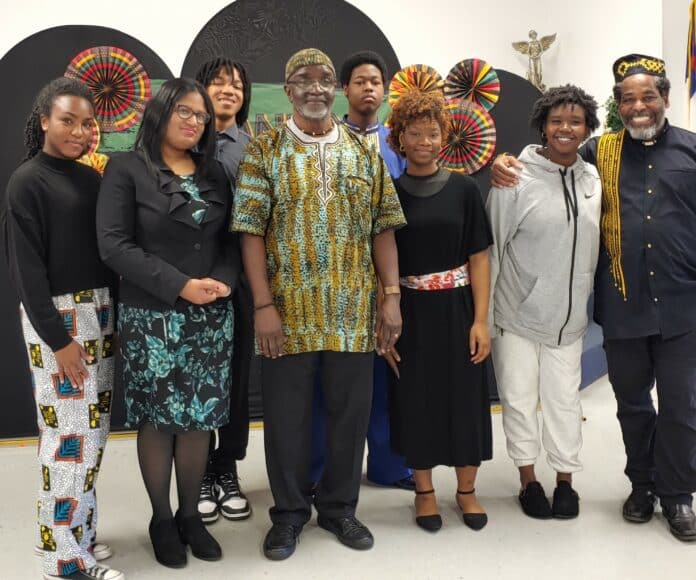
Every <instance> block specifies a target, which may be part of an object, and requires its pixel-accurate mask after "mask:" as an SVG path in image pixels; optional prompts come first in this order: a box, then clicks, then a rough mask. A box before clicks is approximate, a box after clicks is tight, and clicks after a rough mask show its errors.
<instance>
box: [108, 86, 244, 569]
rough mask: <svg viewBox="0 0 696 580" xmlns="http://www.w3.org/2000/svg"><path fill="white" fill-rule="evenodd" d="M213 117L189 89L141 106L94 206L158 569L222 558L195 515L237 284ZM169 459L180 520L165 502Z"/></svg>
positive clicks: (224, 394) (219, 416)
mask: <svg viewBox="0 0 696 580" xmlns="http://www.w3.org/2000/svg"><path fill="white" fill-rule="evenodd" d="M214 145H215V126H214V122H213V107H212V104H211V102H210V98H209V97H208V95H207V94H206V92H205V89H204V88H203V87H202V86H201V85H200V84H199V83H197V82H195V81H193V80H189V79H173V80H170V81H167V82H166V83H164V85H162V88H161V89H160V91H159V92H158V93H157V94H156V95H155V96H154V97H153V98H152V100H151V101H150V102H149V103H148V104H147V106H146V108H145V112H144V115H143V121H142V125H141V127H140V130H139V132H138V136H137V138H136V144H135V151H133V152H131V153H126V154H124V155H122V156H120V157H115V158H113V159H112V160H111V161H110V162H109V165H108V166H107V169H106V172H105V174H104V181H103V184H102V188H101V191H100V194H99V203H98V206H97V236H98V239H99V249H100V251H101V255H102V258H103V259H104V262H105V263H106V264H107V265H108V266H109V267H110V268H112V269H113V270H114V271H115V272H116V273H117V274H118V275H119V276H120V294H119V299H120V304H119V316H118V318H119V320H118V328H119V335H120V353H121V356H122V358H123V382H124V388H125V396H126V410H127V422H128V425H129V426H131V427H134V428H137V429H138V458H139V461H140V470H141V472H142V475H143V479H144V480H145V487H146V488H147V491H148V495H149V497H150V502H151V503H152V509H153V516H152V520H151V522H150V528H149V530H150V538H151V540H152V544H153V548H154V551H155V557H156V558H157V560H158V561H159V562H160V563H162V564H164V565H166V566H172V567H181V566H184V565H185V564H186V550H185V547H184V546H185V544H190V545H191V548H192V552H193V555H194V556H196V557H197V558H201V559H204V560H218V559H220V558H221V557H222V551H221V549H220V546H219V544H218V543H217V542H216V541H215V539H214V538H213V537H212V536H211V535H210V534H209V533H208V532H207V531H206V529H205V527H204V526H203V524H202V522H201V520H200V517H199V515H198V511H197V503H198V492H199V489H200V485H201V480H202V478H203V473H204V471H205V467H206V459H207V450H208V441H209V439H210V431H211V430H212V429H215V428H216V427H220V426H222V425H224V424H226V423H227V422H228V416H229V387H230V382H231V373H230V362H231V359H232V338H233V330H234V317H233V308H232V301H231V300H230V299H229V297H230V294H231V292H232V290H233V289H234V286H235V283H236V280H237V276H238V273H239V269H240V268H239V266H240V258H239V248H238V245H237V244H236V238H235V237H233V236H232V234H229V233H228V231H227V226H228V223H229V216H230V210H231V204H232V195H231V187H230V183H229V181H228V180H227V179H226V177H225V173H224V171H223V169H222V167H221V166H220V165H219V164H218V163H217V161H215V158H214ZM172 460H173V462H174V466H175V470H176V480H177V491H178V497H179V510H178V512H177V514H176V517H175V518H174V517H173V515H172V509H171V505H170V502H169V488H170V479H171V470H172Z"/></svg>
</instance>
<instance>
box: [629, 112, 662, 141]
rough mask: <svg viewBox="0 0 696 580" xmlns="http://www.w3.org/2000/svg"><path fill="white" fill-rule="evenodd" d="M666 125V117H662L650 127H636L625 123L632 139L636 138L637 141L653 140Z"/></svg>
mask: <svg viewBox="0 0 696 580" xmlns="http://www.w3.org/2000/svg"><path fill="white" fill-rule="evenodd" d="M664 125H665V118H664V117H662V119H660V120H659V122H658V123H656V124H655V125H652V126H650V127H641V128H639V129H635V128H631V127H630V126H628V125H626V124H624V127H626V130H627V131H628V134H629V135H630V136H631V138H632V139H635V140H636V141H652V140H653V139H654V138H655V137H657V134H658V133H659V132H660V131H661V130H662V127H664Z"/></svg>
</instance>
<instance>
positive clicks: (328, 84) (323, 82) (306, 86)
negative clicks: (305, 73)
mask: <svg viewBox="0 0 696 580" xmlns="http://www.w3.org/2000/svg"><path fill="white" fill-rule="evenodd" d="M288 84H289V85H295V86H296V87H300V88H301V89H302V90H303V91H309V90H311V89H312V87H313V86H314V85H315V84H317V85H319V88H320V89H321V90H322V91H329V90H331V89H332V88H334V87H335V86H336V79H335V78H333V77H326V78H323V79H297V80H294V81H293V80H289V81H288Z"/></svg>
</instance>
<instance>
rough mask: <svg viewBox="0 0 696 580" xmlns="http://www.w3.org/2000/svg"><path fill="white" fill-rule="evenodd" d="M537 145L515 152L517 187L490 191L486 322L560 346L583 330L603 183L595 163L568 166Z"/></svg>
mask: <svg viewBox="0 0 696 580" xmlns="http://www.w3.org/2000/svg"><path fill="white" fill-rule="evenodd" d="M537 149H539V145H528V146H527V147H526V148H525V149H524V151H522V153H521V154H520V157H519V160H520V162H521V163H522V164H523V165H524V169H523V170H522V172H521V174H520V176H519V177H520V179H519V183H518V185H517V186H516V187H513V188H505V189H499V188H496V187H494V188H492V189H491V191H490V193H489V194H488V201H487V203H486V208H487V210H488V216H489V217H490V221H491V227H492V228H493V237H494V240H495V244H494V246H492V248H491V250H492V254H491V296H492V300H491V311H492V312H491V315H492V320H491V322H492V323H493V324H495V326H496V327H498V328H500V329H502V330H503V331H505V330H509V331H510V332H513V333H515V334H518V335H520V336H523V337H525V338H529V339H530V340H533V341H536V342H540V343H543V344H547V345H565V344H571V343H573V342H575V341H576V340H578V339H579V338H581V337H582V336H583V334H584V333H585V330H586V329H587V301H588V298H589V296H590V293H591V292H592V287H593V283H594V273H595V268H596V266H597V255H598V252H599V215H600V211H601V202H602V186H601V182H600V180H599V175H598V174H597V170H596V169H595V167H594V166H592V165H589V164H587V163H585V162H584V161H583V160H582V159H581V158H580V157H579V156H578V158H577V161H576V162H575V163H574V164H573V165H572V166H570V167H568V168H567V170H566V168H564V167H563V166H561V165H558V164H556V163H553V162H552V161H549V160H548V159H546V158H545V157H542V156H541V155H539V154H538V153H537V152H536V151H537ZM563 172H565V176H563V175H562V173H563Z"/></svg>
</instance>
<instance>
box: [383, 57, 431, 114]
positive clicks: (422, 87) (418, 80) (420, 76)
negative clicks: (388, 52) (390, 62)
mask: <svg viewBox="0 0 696 580" xmlns="http://www.w3.org/2000/svg"><path fill="white" fill-rule="evenodd" d="M442 85H443V80H442V77H441V76H440V73H438V72H437V71H436V70H435V69H434V68H432V67H430V66H428V65H427V64H412V65H409V66H407V67H404V68H402V69H401V70H400V71H399V72H397V73H396V74H395V75H394V76H393V77H392V80H391V82H390V83H389V104H390V105H391V106H392V107H393V106H394V103H396V102H397V101H398V100H399V98H400V97H401V96H402V95H404V94H406V93H408V92H410V91H422V92H424V93H425V92H429V91H441V90H442Z"/></svg>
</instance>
